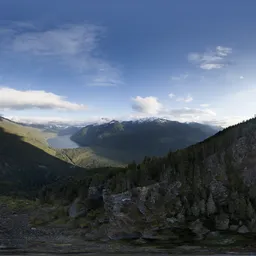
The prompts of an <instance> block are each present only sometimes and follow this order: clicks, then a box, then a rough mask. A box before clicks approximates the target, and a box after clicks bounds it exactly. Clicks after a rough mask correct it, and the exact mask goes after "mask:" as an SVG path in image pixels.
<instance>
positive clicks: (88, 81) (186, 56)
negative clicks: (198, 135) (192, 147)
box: [0, 0, 256, 126]
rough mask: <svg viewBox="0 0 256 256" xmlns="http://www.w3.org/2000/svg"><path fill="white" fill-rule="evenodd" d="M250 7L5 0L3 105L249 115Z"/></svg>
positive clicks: (62, 115)
mask: <svg viewBox="0 0 256 256" xmlns="http://www.w3.org/2000/svg"><path fill="white" fill-rule="evenodd" d="M255 8H256V2H255V1H254V0H246V1H244V2H243V1H240V0H226V1H220V0H217V1H216V0H215V1H203V0H195V1H189V0H179V1H167V0H166V1H164V0H163V1H153V0H152V1H150V0H141V1H120V0H110V1H105V0H93V1H89V0H88V1H84V0H73V1H70V0H55V1H50V0H44V1H39V0H38V1H36V0H23V1H15V0H1V1H0V113H1V114H3V115H4V116H7V117H12V118H14V119H15V120H34V121H35V120H37V121H38V120H44V121H45V120H70V121H73V122H76V121H90V120H98V119H99V118H101V117H107V118H110V119H111V118H117V119H118V118H119V119H131V118H138V117H147V116H159V117H166V118H169V119H172V120H178V121H198V122H209V123H213V124H219V125H223V126H227V125H230V124H233V123H237V122H239V121H242V120H244V119H247V118H249V117H252V116H254V114H255V107H256V101H255V98H256V85H255V81H256V75H255V68H256V58H255V57H256V56H255V55H256V48H255V45H256V34H255V33H254V30H255V24H256V16H255V13H254V10H255Z"/></svg>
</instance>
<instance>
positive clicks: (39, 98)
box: [0, 87, 86, 110]
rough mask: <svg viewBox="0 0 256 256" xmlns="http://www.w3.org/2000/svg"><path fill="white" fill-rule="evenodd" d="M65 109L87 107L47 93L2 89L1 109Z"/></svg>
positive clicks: (0, 94) (0, 92)
mask: <svg viewBox="0 0 256 256" xmlns="http://www.w3.org/2000/svg"><path fill="white" fill-rule="evenodd" d="M33 108H39V109H63V110H82V109H86V106H84V105H81V104H77V103H72V102H69V101H67V100H66V99H65V97H63V96H59V95H56V94H54V93H51V92H45V91H32V90H28V91H19V90H15V89H12V88H7V87H0V109H4V110H6V109H15V110H23V109H33Z"/></svg>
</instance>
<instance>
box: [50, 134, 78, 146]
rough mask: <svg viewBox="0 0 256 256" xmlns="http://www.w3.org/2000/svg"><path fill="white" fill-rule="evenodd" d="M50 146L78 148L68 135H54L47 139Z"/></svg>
mask: <svg viewBox="0 0 256 256" xmlns="http://www.w3.org/2000/svg"><path fill="white" fill-rule="evenodd" d="M47 142H48V144H49V146H50V147H52V148H78V147H79V145H78V144H76V143H75V142H74V141H72V140H71V139H70V135H64V136H56V137H53V138H50V139H48V140H47Z"/></svg>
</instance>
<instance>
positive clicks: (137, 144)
mask: <svg viewBox="0 0 256 256" xmlns="http://www.w3.org/2000/svg"><path fill="white" fill-rule="evenodd" d="M216 132H217V131H216V130H215V129H213V128H211V127H210V126H207V125H202V124H197V125H195V124H185V123H179V122H175V121H169V120H165V119H155V120H152V121H151V120H150V121H143V122H140V121H126V122H119V121H111V122H110V123H106V124H101V125H88V126H86V127H84V128H82V129H81V130H80V131H78V132H77V133H75V134H74V135H73V136H71V139H72V140H73V141H75V142H76V143H78V144H80V145H82V146H86V147H90V148H92V149H93V150H95V151H96V152H97V153H98V154H99V155H102V156H106V157H108V158H110V159H113V160H121V161H126V162H127V160H130V161H131V160H136V161H142V160H143V158H144V156H145V155H147V156H162V155H164V154H166V153H167V152H168V151H169V150H176V149H181V148H185V147H187V146H189V145H191V144H194V143H196V142H199V141H202V140H204V139H206V138H207V137H209V136H211V135H213V134H215V133H216ZM111 151H114V152H116V154H112V155H110V154H109V152H111ZM122 153H123V155H125V157H122V156H120V157H119V158H118V155H120V154H122Z"/></svg>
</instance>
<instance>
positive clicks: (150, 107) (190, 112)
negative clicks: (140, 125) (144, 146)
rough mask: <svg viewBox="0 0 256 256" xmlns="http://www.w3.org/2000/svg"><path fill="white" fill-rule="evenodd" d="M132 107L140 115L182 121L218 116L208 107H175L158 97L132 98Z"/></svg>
mask: <svg viewBox="0 0 256 256" xmlns="http://www.w3.org/2000/svg"><path fill="white" fill-rule="evenodd" d="M132 101H133V104H132V108H133V110H135V111H136V112H138V113H139V114H140V117H147V116H152V115H154V116H156V117H162V118H167V119H170V120H177V121H181V122H190V121H197V120H204V119H207V118H212V117H213V116H216V113H215V112H214V111H212V110H210V109H208V108H203V109H199V108H173V109H169V108H166V107H164V106H163V105H162V104H161V103H160V102H159V100H158V99H157V98H156V97H152V96H151V97H145V98H142V97H140V96H137V97H136V98H133V99H132Z"/></svg>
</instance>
